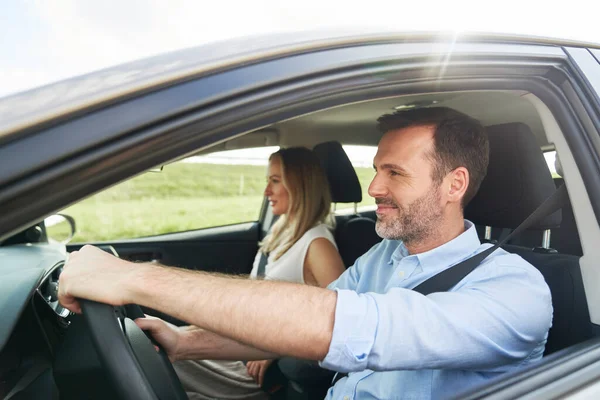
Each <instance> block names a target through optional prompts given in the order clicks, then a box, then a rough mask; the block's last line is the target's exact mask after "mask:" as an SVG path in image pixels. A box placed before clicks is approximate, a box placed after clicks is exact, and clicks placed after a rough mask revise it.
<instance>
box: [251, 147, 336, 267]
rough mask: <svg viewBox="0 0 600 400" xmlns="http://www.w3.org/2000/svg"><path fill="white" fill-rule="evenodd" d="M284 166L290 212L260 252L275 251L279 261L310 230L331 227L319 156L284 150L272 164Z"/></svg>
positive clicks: (295, 149)
mask: <svg viewBox="0 0 600 400" xmlns="http://www.w3.org/2000/svg"><path fill="white" fill-rule="evenodd" d="M272 160H279V162H280V163H281V174H282V177H281V180H282V183H283V186H284V187H285V188H286V189H287V191H288V194H289V203H288V209H287V211H286V213H285V215H281V216H280V217H279V219H278V220H277V222H276V223H275V224H274V225H273V228H272V229H271V233H270V234H269V235H267V237H266V238H265V239H264V240H263V241H262V243H261V245H260V250H261V251H262V252H263V253H265V254H267V253H270V252H272V251H274V250H277V252H276V253H275V255H274V256H275V259H276V260H277V259H278V258H279V257H281V256H282V255H283V254H285V252H286V251H288V250H289V249H290V247H292V246H293V245H294V243H296V242H297V241H298V240H299V239H300V238H301V237H302V236H303V235H304V234H305V233H306V231H308V230H309V229H311V228H313V227H314V226H315V225H317V224H318V223H328V224H329V225H330V226H331V227H333V219H331V218H330V210H331V192H330V189H329V182H328V181H327V177H326V176H325V171H324V170H323V168H322V167H321V163H320V162H319V159H318V157H317V156H316V154H315V153H314V152H313V151H312V150H309V149H307V148H305V147H290V148H287V149H280V150H279V151H277V152H275V153H273V154H271V156H270V157H269V161H272Z"/></svg>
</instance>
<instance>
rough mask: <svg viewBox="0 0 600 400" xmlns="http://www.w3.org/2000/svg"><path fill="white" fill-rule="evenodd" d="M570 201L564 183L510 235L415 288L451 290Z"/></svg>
mask: <svg viewBox="0 0 600 400" xmlns="http://www.w3.org/2000/svg"><path fill="white" fill-rule="evenodd" d="M568 201H569V195H568V193H567V188H566V187H565V185H564V184H562V185H561V186H560V187H559V188H558V189H556V191H555V192H554V193H552V195H551V196H550V197H548V198H547V199H546V200H545V201H544V202H543V203H542V204H541V205H540V206H539V207H538V208H537V209H536V210H535V211H534V212H533V213H531V215H530V216H529V217H527V218H526V219H525V221H523V222H522V223H521V225H519V226H518V227H517V228H516V229H515V230H514V231H512V232H511V233H510V235H508V236H506V237H505V238H504V239H502V241H500V242H498V243H496V244H495V245H494V246H492V247H490V248H489V249H486V250H484V251H482V252H481V253H477V254H475V255H474V256H472V257H470V258H467V259H466V260H464V261H462V262H460V263H458V264H456V265H454V266H453V267H450V268H448V269H446V270H444V271H442V272H440V273H438V274H436V275H434V276H432V277H431V278H429V279H427V280H426V281H425V282H422V283H421V284H419V285H417V286H416V287H415V288H414V289H413V290H414V291H415V292H419V293H421V294H422V295H425V296H427V295H428V294H430V293H435V292H446V291H448V290H450V289H451V288H452V287H453V286H454V285H456V284H457V283H458V282H460V281H462V280H463V278H464V277H465V276H467V275H469V274H470V273H471V272H472V271H473V270H474V269H475V268H477V266H478V265H479V264H480V263H481V262H482V261H483V260H485V259H486V258H487V256H489V255H490V254H492V253H493V252H494V251H496V250H497V249H498V248H499V247H500V246H502V245H504V244H505V243H506V242H508V241H509V240H510V239H511V238H513V237H515V236H516V235H518V234H520V233H521V232H523V231H524V230H526V229H528V228H529V227H530V226H532V225H533V224H535V223H536V222H538V221H541V220H542V218H545V217H547V216H548V215H550V214H552V213H553V212H555V211H557V210H559V209H561V208H562V207H563V206H564V205H566V204H567V202H568Z"/></svg>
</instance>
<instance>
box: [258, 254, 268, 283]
mask: <svg viewBox="0 0 600 400" xmlns="http://www.w3.org/2000/svg"><path fill="white" fill-rule="evenodd" d="M268 260H269V254H268V253H263V252H262V251H261V253H260V261H259V262H258V270H257V271H256V278H257V279H263V278H264V277H265V269H266V266H267V261H268Z"/></svg>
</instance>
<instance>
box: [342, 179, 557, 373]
mask: <svg viewBox="0 0 600 400" xmlns="http://www.w3.org/2000/svg"><path fill="white" fill-rule="evenodd" d="M568 201H569V195H568V193H567V188H566V187H565V184H564V183H563V184H562V185H561V186H560V187H559V188H558V189H556V191H555V192H554V193H552V195H551V196H550V197H548V198H547V199H546V200H545V201H544V202H543V203H542V204H540V206H539V207H538V208H536V210H535V211H534V212H533V213H531V215H530V216H529V217H527V218H525V221H523V222H521V225H519V226H518V227H517V228H516V229H515V230H514V231H512V232H511V233H510V235H508V236H506V237H505V238H504V239H502V241H501V242H498V243H496V244H495V245H494V246H492V247H490V248H488V249H486V250H484V251H482V252H481V253H477V254H475V255H474V256H472V257H470V258H467V259H466V260H464V261H462V262H459V263H458V264H456V265H454V266H452V267H450V268H448V269H446V270H444V271H442V272H440V273H438V274H436V275H434V276H432V277H431V278H429V279H427V280H426V281H425V282H421V283H420V284H419V285H417V286H416V287H415V288H413V289H412V290H414V291H415V292H418V293H421V294H422V295H424V296H427V295H428V294H431V293H436V292H447V291H448V290H450V289H451V288H452V287H454V286H455V285H456V284H457V283H459V282H460V281H462V280H463V279H464V278H465V277H466V276H467V275H469V274H470V273H471V272H473V270H474V269H475V268H477V266H478V265H479V264H481V262H482V261H483V260H485V259H486V258H487V256H489V255H490V254H492V253H493V252H494V251H496V250H498V248H499V247H500V246H502V245H504V244H505V243H506V242H508V241H509V240H510V239H511V238H512V237H514V236H516V235H518V234H520V233H521V232H523V231H524V230H526V229H527V228H529V227H530V226H532V225H533V224H535V223H536V222H538V221H540V220H541V219H542V218H545V217H546V216H548V215H550V214H552V213H553V212H555V211H557V210H559V209H561V208H562V207H563V206H564V205H566V204H567V202H568ZM346 375H347V374H345V373H344V374H342V373H339V372H338V373H336V374H335V376H334V377H333V380H332V382H331V383H332V385H334V384H335V383H336V382H337V381H339V380H340V379H342V378H343V377H344V376H346Z"/></svg>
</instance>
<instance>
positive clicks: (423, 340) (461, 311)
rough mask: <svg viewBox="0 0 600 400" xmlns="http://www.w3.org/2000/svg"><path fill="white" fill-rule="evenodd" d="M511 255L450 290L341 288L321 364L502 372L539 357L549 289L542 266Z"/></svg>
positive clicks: (547, 324)
mask: <svg viewBox="0 0 600 400" xmlns="http://www.w3.org/2000/svg"><path fill="white" fill-rule="evenodd" d="M509 257H512V261H514V264H511V263H510V262H509V263H503V264H502V265H493V266H480V267H479V268H482V269H486V268H489V270H488V271H487V273H482V272H483V271H480V270H475V271H474V272H472V274H473V275H474V276H472V277H471V280H470V281H469V282H467V283H461V284H459V285H458V287H457V288H455V289H454V291H452V292H439V293H432V294H430V295H428V296H423V295H422V294H420V293H418V292H415V291H413V290H410V289H404V288H391V289H390V290H388V291H387V292H386V293H384V294H377V293H362V294H359V293H356V292H354V291H350V290H339V291H338V302H337V308H336V322H335V328H334V333H333V337H332V341H331V345H330V349H329V352H328V354H327V356H326V358H325V359H324V360H323V361H322V363H321V365H322V366H323V367H325V368H328V369H333V370H337V371H343V372H351V371H362V370H365V369H371V370H375V371H389V370H406V369H409V370H411V369H449V368H450V369H476V370H477V369H485V370H488V371H491V370H495V371H498V372H503V371H506V366H507V365H514V364H515V363H519V362H522V361H523V360H525V359H527V358H528V357H531V356H535V357H541V354H538V353H534V350H535V349H537V350H538V351H539V350H540V347H539V345H540V343H543V341H544V339H545V337H546V335H547V333H548V329H549V328H550V325H551V321H552V304H551V298H550V292H549V290H548V287H547V285H546V284H545V282H544V280H543V277H542V276H541V275H540V274H539V273H537V271H535V270H533V268H531V269H529V270H528V269H526V268H522V267H521V266H522V264H523V263H524V262H523V260H521V259H520V258H518V257H517V256H509ZM519 260H520V261H519ZM509 261H510V260H509ZM520 264H521V265H520ZM478 274H479V276H478ZM348 332H351V333H352V334H351V335H349V334H348Z"/></svg>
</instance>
